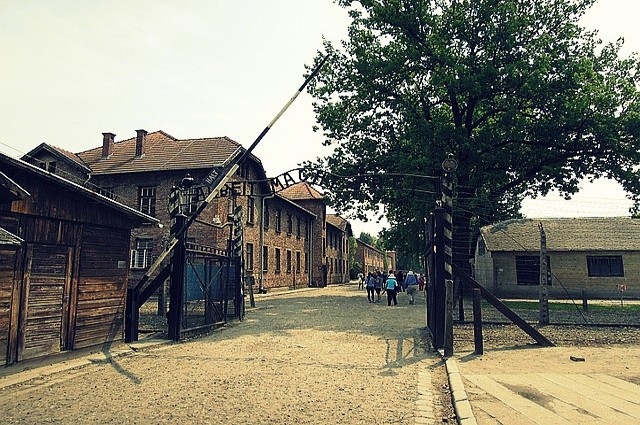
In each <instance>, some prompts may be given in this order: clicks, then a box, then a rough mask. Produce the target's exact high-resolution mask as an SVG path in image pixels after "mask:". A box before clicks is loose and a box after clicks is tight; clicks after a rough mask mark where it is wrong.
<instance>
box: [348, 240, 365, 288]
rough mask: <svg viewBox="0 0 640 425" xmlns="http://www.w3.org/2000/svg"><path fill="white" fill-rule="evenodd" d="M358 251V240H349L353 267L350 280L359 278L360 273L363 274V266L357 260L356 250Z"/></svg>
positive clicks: (350, 271)
mask: <svg viewBox="0 0 640 425" xmlns="http://www.w3.org/2000/svg"><path fill="white" fill-rule="evenodd" d="M357 249H358V242H356V238H354V237H350V238H349V264H350V265H351V267H350V268H349V278H351V279H355V278H356V277H357V276H358V273H362V272H363V269H362V264H360V262H359V261H358V260H356V250H357Z"/></svg>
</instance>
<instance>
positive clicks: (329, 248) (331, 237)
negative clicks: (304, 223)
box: [325, 214, 353, 283]
mask: <svg viewBox="0 0 640 425" xmlns="http://www.w3.org/2000/svg"><path fill="white" fill-rule="evenodd" d="M351 236H353V231H352V230H351V224H350V223H349V222H348V221H347V220H345V219H344V218H342V217H340V216H339V215H336V214H327V226H326V238H325V245H326V255H325V257H326V263H327V268H328V282H329V283H343V282H348V281H349V238H350V237H351Z"/></svg>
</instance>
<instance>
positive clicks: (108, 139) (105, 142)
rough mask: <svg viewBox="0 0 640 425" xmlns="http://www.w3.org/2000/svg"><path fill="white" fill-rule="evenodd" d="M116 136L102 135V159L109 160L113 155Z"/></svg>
mask: <svg viewBox="0 0 640 425" xmlns="http://www.w3.org/2000/svg"><path fill="white" fill-rule="evenodd" d="M115 138H116V135H115V134H113V133H102V157H103V158H108V157H109V156H111V154H112V153H113V144H114V139H115Z"/></svg>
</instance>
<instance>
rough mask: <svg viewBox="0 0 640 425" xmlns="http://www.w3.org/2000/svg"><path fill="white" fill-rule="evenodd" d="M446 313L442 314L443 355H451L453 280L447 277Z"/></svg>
mask: <svg viewBox="0 0 640 425" xmlns="http://www.w3.org/2000/svg"><path fill="white" fill-rule="evenodd" d="M445 288H446V313H445V315H444V356H445V357H451V356H453V280H451V279H447V280H446V282H445Z"/></svg>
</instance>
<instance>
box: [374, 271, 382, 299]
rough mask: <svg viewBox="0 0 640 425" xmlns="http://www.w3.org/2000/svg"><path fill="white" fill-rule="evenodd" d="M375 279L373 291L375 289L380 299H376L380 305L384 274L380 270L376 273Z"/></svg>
mask: <svg viewBox="0 0 640 425" xmlns="http://www.w3.org/2000/svg"><path fill="white" fill-rule="evenodd" d="M373 277H374V279H375V281H374V283H373V289H375V291H376V295H377V296H378V298H377V299H376V302H377V303H379V302H380V292H381V291H382V283H383V282H384V279H383V278H382V273H380V270H378V271H376V272H375V273H374V276H373Z"/></svg>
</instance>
